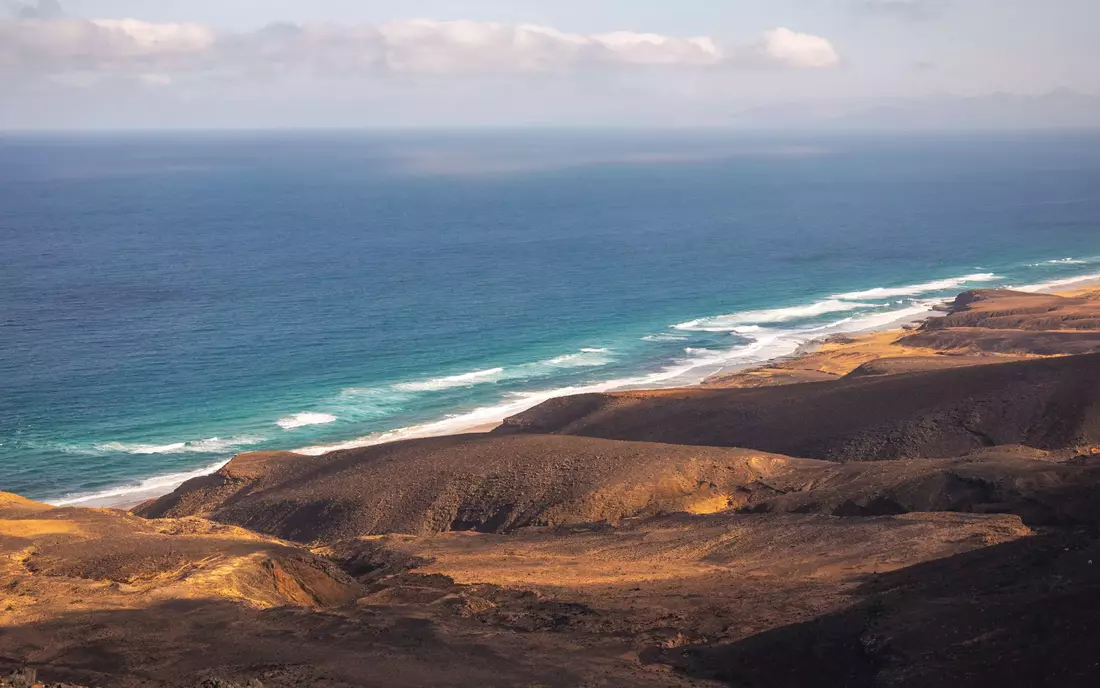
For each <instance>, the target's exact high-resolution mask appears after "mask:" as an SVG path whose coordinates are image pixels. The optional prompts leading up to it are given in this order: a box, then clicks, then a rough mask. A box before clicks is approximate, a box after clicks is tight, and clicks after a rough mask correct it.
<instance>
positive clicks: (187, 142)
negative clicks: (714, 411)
mask: <svg viewBox="0 0 1100 688" xmlns="http://www.w3.org/2000/svg"><path fill="white" fill-rule="evenodd" d="M1097 277H1100V134H1098V133H1092V132H1063V133H1020V134H1006V133H999V134H976V133H966V134H962V133H958V134H935V135H933V134H904V135H897V134H893V135H886V134H874V135H872V134H864V135H856V134H849V135H839V134H784V135H765V134H748V133H730V132H721V131H705V132H645V131H632V132H626V131H484V132H482V131H466V132H416V133H414V132H396V131H395V132H293V133H290V132H265V133H247V132H235V133H174V134H168V133H157V134H152V133H140V134H139V133H134V134H82V135H77V134H66V135H61V134H57V135H4V136H0V490H4V491H12V492H17V493H19V494H22V495H25V496H27V497H30V498H34V499H39V500H44V501H49V502H52V503H58V504H103V503H111V502H117V501H123V500H127V499H132V498H135V497H138V496H147V495H153V494H157V493H159V492H164V491H167V490H170V489H171V488H172V487H174V486H175V485H176V484H178V483H179V482H181V481H182V480H183V479H185V478H187V477H191V476H194V475H200V474H202V473H204V472H208V471H210V470H212V469H213V468H215V467H217V466H218V465H220V464H222V463H224V462H225V461H226V460H228V458H229V457H231V456H232V455H233V454H234V453H236V452H241V451H250V450H262V449H287V450H297V451H301V452H304V453H320V452H323V451H326V450H329V449H333V448H339V447H351V446H361V445H365V444H369V443H375V442H380V441H385V440H389V439H399V438H403V437H415V436H420V435H426V434H435V433H444V432H453V431H459V430H463V429H468V428H471V427H475V426H479V425H482V424H485V423H490V422H493V421H497V420H499V419H501V418H502V417H504V416H507V415H510V414H512V413H516V412H518V411H520V410H523V409H525V408H527V407H529V406H531V405H533V404H535V403H538V402H540V401H542V400H544V399H548V398H551V397H553V396H558V395H561V394H568V393H575V392H583V391H601V390H610V389H626V388H631V387H634V388H637V387H660V386H672V385H683V384H691V383H696V382H698V381H700V380H701V379H702V378H704V377H705V376H707V375H709V374H712V373H715V372H718V371H720V370H724V369H729V368H730V367H733V366H738V365H745V364H750V363H756V362H760V361H765V360H769V359H772V358H775V357H778V356H784V355H789V354H791V353H793V352H794V351H795V350H797V349H798V347H799V346H800V345H802V344H804V343H805V342H807V341H810V340H812V339H814V338H817V337H820V336H823V335H826V334H831V333H846V332H858V331H864V330H869V329H876V328H882V327H886V326H887V325H889V324H890V323H893V322H896V321H898V320H899V319H901V318H906V317H910V318H912V317H918V316H920V315H922V314H924V313H927V312H928V310H929V309H930V308H931V306H932V305H934V304H936V303H938V302H941V301H942V300H943V299H945V298H947V297H950V296H952V295H954V294H955V293H957V292H959V291H962V290H965V289H969V288H977V287H996V286H1006V285H1007V286H1016V287H1024V288H1029V289H1040V288H1042V287H1044V286H1054V285H1058V284H1072V283H1074V282H1075V281H1079V280H1083V279H1087V278H1097Z"/></svg>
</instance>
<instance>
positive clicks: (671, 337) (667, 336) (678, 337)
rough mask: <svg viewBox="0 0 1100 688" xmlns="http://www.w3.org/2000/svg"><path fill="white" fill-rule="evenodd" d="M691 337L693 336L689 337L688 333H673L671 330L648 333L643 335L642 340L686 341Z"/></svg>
mask: <svg viewBox="0 0 1100 688" xmlns="http://www.w3.org/2000/svg"><path fill="white" fill-rule="evenodd" d="M689 339H691V337H688V336H687V335H682V334H672V333H671V332H668V333H665V332H662V333H661V334H647V335H646V336H644V337H642V341H644V342H686V341H687V340H689Z"/></svg>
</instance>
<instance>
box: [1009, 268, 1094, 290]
mask: <svg viewBox="0 0 1100 688" xmlns="http://www.w3.org/2000/svg"><path fill="white" fill-rule="evenodd" d="M1097 281H1100V273H1094V274H1091V275H1078V276H1077V277H1066V278H1064V279H1056V280H1051V281H1049V282H1040V283H1039V284H1025V285H1023V286H1018V287H1008V288H1009V289H1014V290H1016V291H1028V292H1042V291H1052V290H1054V289H1058V288H1059V287H1067V286H1069V285H1071V284H1080V283H1081V282H1097Z"/></svg>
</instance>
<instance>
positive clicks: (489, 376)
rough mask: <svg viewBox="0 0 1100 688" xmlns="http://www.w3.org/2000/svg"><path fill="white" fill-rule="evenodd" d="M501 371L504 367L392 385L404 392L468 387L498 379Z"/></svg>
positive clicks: (502, 371)
mask: <svg viewBox="0 0 1100 688" xmlns="http://www.w3.org/2000/svg"><path fill="white" fill-rule="evenodd" d="M503 373H504V368H491V369H489V370H475V371H473V372H472V373H463V374H461V375H450V376H448V377H437V378H435V379H432V380H425V381H423V382H404V383H401V384H399V385H394V387H395V388H396V389H400V390H404V391H406V392H437V391H440V390H444V389H453V388H455V387H469V386H471V385H478V384H482V383H485V382H493V381H495V380H498V379H499V378H500V377H501V375H502V374H503Z"/></svg>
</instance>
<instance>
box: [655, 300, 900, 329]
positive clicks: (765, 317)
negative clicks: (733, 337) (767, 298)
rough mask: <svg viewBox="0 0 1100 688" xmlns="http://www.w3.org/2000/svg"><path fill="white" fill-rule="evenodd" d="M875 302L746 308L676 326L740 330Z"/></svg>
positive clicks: (821, 302) (675, 326)
mask: <svg viewBox="0 0 1100 688" xmlns="http://www.w3.org/2000/svg"><path fill="white" fill-rule="evenodd" d="M878 307H879V306H878V304H874V303H858V302H854V301H846V300H841V299H837V298H833V299H826V300H824V301H817V302H815V303H811V304H809V305H806V306H790V307H787V308H772V309H768V310H760V311H743V312H740V313H730V314H729V315H717V316H714V317H711V318H699V319H698V320H690V321H688V322H684V323H680V324H679V325H673V328H674V329H677V330H687V331H692V332H737V331H738V330H739V329H741V330H742V331H743V327H744V326H745V325H761V324H772V323H785V322H791V321H794V320H804V319H807V318H815V317H817V316H819V315H825V314H827V313H841V312H844V311H854V310H858V309H861V308H878Z"/></svg>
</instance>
